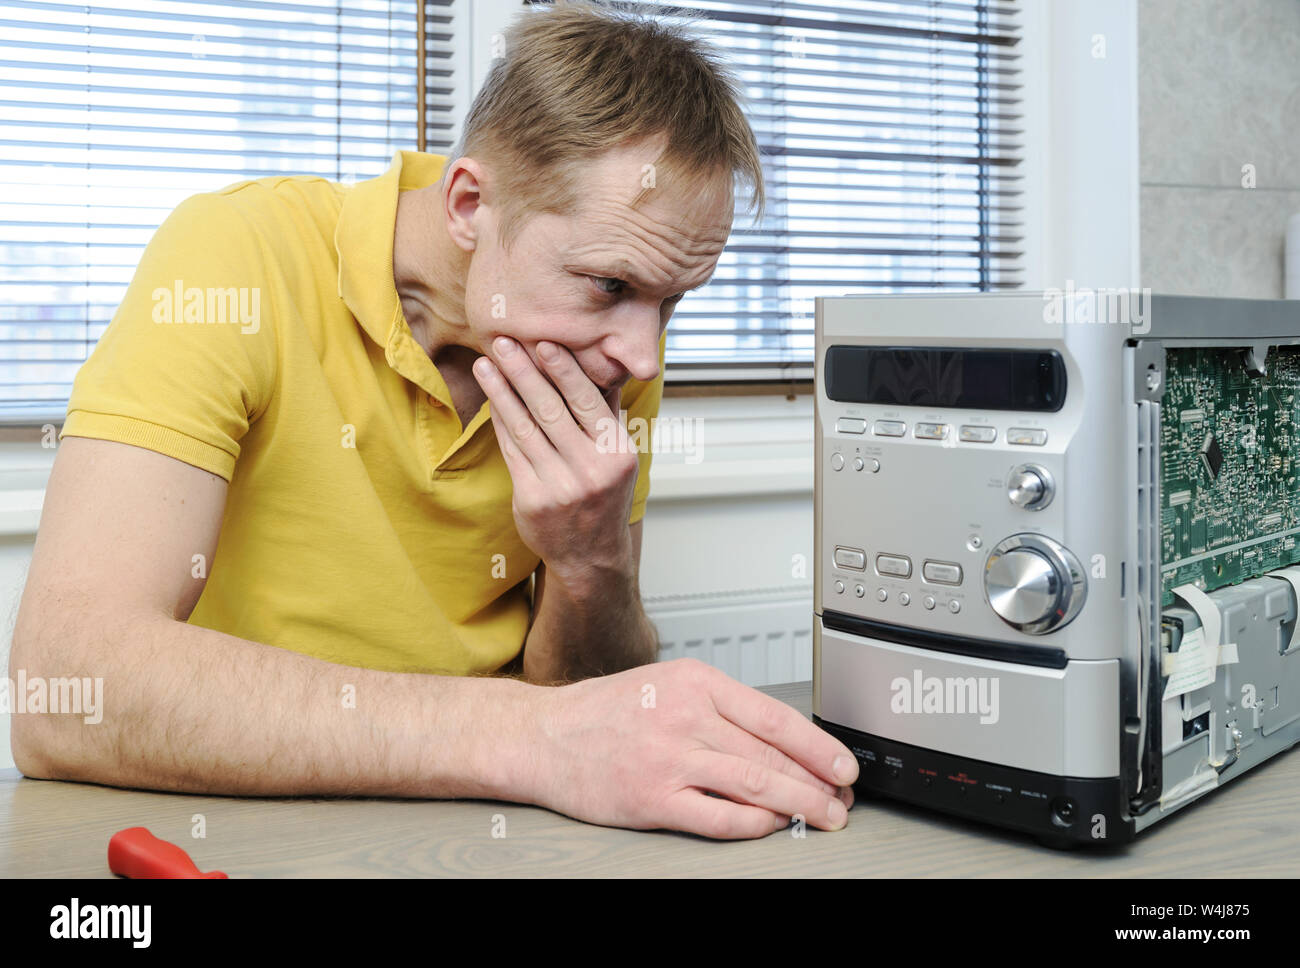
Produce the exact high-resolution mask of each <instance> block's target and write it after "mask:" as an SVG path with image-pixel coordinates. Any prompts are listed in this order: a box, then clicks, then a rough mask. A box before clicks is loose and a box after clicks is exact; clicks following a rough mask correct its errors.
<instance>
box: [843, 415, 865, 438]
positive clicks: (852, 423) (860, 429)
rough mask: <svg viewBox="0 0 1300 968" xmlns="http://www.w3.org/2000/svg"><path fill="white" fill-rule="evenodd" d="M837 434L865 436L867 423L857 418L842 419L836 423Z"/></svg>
mask: <svg viewBox="0 0 1300 968" xmlns="http://www.w3.org/2000/svg"><path fill="white" fill-rule="evenodd" d="M835 432H836V433H840V434H865V433H866V432H867V422H866V421H865V420H860V419H859V418H857V417H840V419H839V420H837V421H835Z"/></svg>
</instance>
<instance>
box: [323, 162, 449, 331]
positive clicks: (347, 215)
mask: <svg viewBox="0 0 1300 968" xmlns="http://www.w3.org/2000/svg"><path fill="white" fill-rule="evenodd" d="M446 163H447V159H446V157H445V156H443V155H431V154H425V153H423V152H419V151H399V152H397V154H396V155H394V156H393V163H392V165H391V166H389V169H388V170H387V171H386V172H384V173H383V174H382V175H380V176H379V177H378V178H371V179H369V180H368V181H363V182H358V183H357V184H356V185H353V186H352V188H351V189H349V190H348V193H347V195H346V196H345V197H344V199H343V208H342V210H341V211H340V212H339V220H338V225H337V226H336V227H335V229H334V248H335V250H336V251H337V252H338V259H339V285H338V289H339V298H340V299H342V300H343V302H344V303H345V304H346V305H347V307H348V309H349V310H350V311H351V312H352V315H353V316H355V317H356V318H357V322H359V323H360V324H361V327H362V328H363V329H364V330H365V331H366V332H367V333H368V334H369V335H370V338H371V339H373V340H374V341H375V342H376V343H377V344H378V345H380V346H382V347H384V348H385V349H388V348H389V345H390V344H391V343H392V342H393V341H394V340H395V339H396V338H397V336H398V335H399V334H400V333H401V332H402V331H403V330H406V329H407V327H406V326H405V325H404V320H403V317H402V306H401V300H400V299H399V298H398V296H397V287H396V285H395V283H394V282H393V231H394V228H395V227H396V225H397V196H398V193H399V192H403V191H406V190H408V189H412V188H424V187H425V186H427V185H432V184H433V183H434V182H436V181H437V180H438V179H439V178H440V177H442V170H443V167H444V166H445V165H446Z"/></svg>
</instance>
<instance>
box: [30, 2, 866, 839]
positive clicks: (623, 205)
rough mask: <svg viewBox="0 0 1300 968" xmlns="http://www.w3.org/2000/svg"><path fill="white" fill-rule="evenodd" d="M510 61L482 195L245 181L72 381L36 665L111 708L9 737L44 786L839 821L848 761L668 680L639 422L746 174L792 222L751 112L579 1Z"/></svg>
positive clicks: (174, 222) (183, 242) (521, 38)
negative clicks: (666, 343) (631, 434)
mask: <svg viewBox="0 0 1300 968" xmlns="http://www.w3.org/2000/svg"><path fill="white" fill-rule="evenodd" d="M506 48H507V56H506V57H505V58H504V59H503V60H502V61H500V62H499V63H498V64H497V65H496V66H495V67H494V69H493V71H492V73H491V75H490V77H489V79H488V81H487V83H486V85H485V87H484V89H483V91H482V92H481V93H480V94H479V96H478V97H477V99H476V101H475V104H474V107H473V109H472V111H471V113H470V117H469V118H468V119H467V122H466V128H465V134H464V139H463V143H462V145H461V150H459V151H457V152H456V154H455V156H454V158H455V160H454V161H451V162H450V163H446V161H447V160H446V159H442V158H437V157H434V156H428V155H420V154H416V153H409V152H403V153H401V154H400V155H399V156H398V157H397V159H396V160H395V161H394V164H393V167H392V168H391V169H390V170H389V172H388V173H387V174H385V175H383V176H381V177H379V178H376V179H373V180H371V181H368V182H364V183H362V184H359V185H357V186H355V187H353V188H351V189H345V188H344V187H343V186H339V185H335V184H332V183H330V182H327V181H324V180H322V179H312V178H270V179H261V180H258V181H252V182H245V183H241V184H239V185H235V186H232V187H230V188H228V189H225V190H223V191H220V192H215V193H211V194H207V195H200V196H196V197H194V198H192V199H189V200H187V201H186V202H185V203H183V204H182V205H181V206H180V207H179V208H178V209H177V210H176V212H174V213H173V214H172V215H171V216H170V217H169V218H168V220H167V221H166V222H165V223H164V224H163V226H162V227H161V228H160V229H159V230H158V233H157V235H156V236H155V238H154V239H153V241H152V242H151V243H150V245H149V247H148V249H147V251H146V253H145V255H144V258H143V259H142V261H141V263H140V266H139V268H138V269H137V272H136V275H135V277H134V280H133V281H132V283H131V286H130V288H129V290H128V293H127V295H126V298H125V299H124V300H123V303H122V306H121V307H120V309H119V311H118V313H117V315H116V316H115V317H114V321H113V323H112V325H111V326H110V327H109V329H108V331H107V332H106V333H105V335H104V337H103V339H102V340H101V342H100V344H99V346H98V347H97V348H96V350H95V352H94V354H93V355H92V357H91V359H90V360H89V361H88V362H87V363H86V365H85V366H84V367H83V368H82V370H81V371H80V372H79V374H78V376H77V381H76V385H75V387H74V390H73V394H72V399H71V401H70V403H69V409H68V417H67V421H66V423H65V425H64V428H63V434H62V438H63V439H62V443H61V445H60V449H59V454H58V457H57V460H56V462H55V467H54V470H53V473H52V475H51V478H50V483H49V487H48V490H47V494H46V503H45V510H44V517H43V520H42V524H41V529H40V534H39V537H38V540H37V545H36V550H35V553H34V557H33V561H32V567H31V570H30V574H29V578H28V583H27V587H26V589H25V592H24V597H23V602H22V606H21V609H20V613H19V616H18V621H17V627H16V630H15V636H14V646H13V652H12V657H11V668H12V669H13V670H17V669H24V670H25V671H26V673H27V675H28V677H31V676H33V675H42V674H49V675H88V676H102V677H103V678H104V680H105V686H104V688H105V705H106V708H107V711H106V714H105V716H104V718H103V722H102V723H101V724H100V725H98V726H96V727H93V728H92V727H89V726H86V725H84V724H83V723H81V721H80V719H77V718H75V717H71V716H24V717H16V718H15V720H14V723H13V727H12V735H13V749H14V758H15V761H16V762H17V763H18V765H19V767H20V768H21V769H22V770H23V772H24V773H26V774H27V775H28V776H34V777H55V778H65V779H76V780H85V781H92V782H99V783H108V784H114V785H122V786H137V787H149V788H155V789H165V790H188V791H198V792H221V793H230V794H249V795H265V794H289V795H292V794H371V795H387V796H407V797H489V798H495V799H504V800H515V801H521V802H526V803H535V804H540V805H543V806H547V807H550V808H553V809H556V810H559V811H561V812H564V813H566V814H569V815H570V816H573V817H577V818H579V819H583V820H587V821H591V822H594V823H601V824H609V825H619V826H627V827H636V828H655V827H667V828H672V829H678V830H686V831H691V832H695V833H699V834H703V835H706V836H711V837H719V838H740V837H756V836H762V835H764V834H767V833H770V832H772V831H773V830H774V829H779V828H780V827H781V826H783V825H784V824H786V823H787V822H788V821H789V818H790V817H792V816H794V815H796V814H797V815H802V816H803V817H805V818H806V819H807V821H808V822H809V823H811V824H813V825H816V826H819V827H823V828H826V829H835V828H838V827H841V826H843V824H844V823H845V822H846V820H847V809H846V808H847V807H848V806H850V805H851V804H852V793H851V791H850V790H848V789H847V786H846V785H847V784H850V783H852V782H853V780H855V779H856V776H857V766H856V762H855V760H854V758H853V757H852V755H851V754H850V752H849V751H848V750H847V749H846V748H845V747H844V746H843V745H841V744H840V743H839V742H837V741H835V740H834V739H832V738H830V737H829V736H827V735H826V734H824V733H823V732H821V731H820V730H818V729H816V728H815V727H813V726H812V725H811V724H810V723H808V722H807V721H806V720H804V719H803V718H802V717H800V716H799V715H798V714H796V713H795V712H794V711H793V710H791V709H790V708H789V707H787V706H784V705H783V704H781V703H779V702H777V701H775V700H772V699H770V698H768V697H766V696H764V695H762V694H761V693H758V692H757V691H755V690H752V689H749V688H746V687H744V686H741V685H740V684H738V683H736V682H734V681H732V680H730V679H728V678H727V677H726V676H724V675H722V674H721V673H719V672H718V671H716V670H714V669H711V668H710V667H708V666H705V665H703V664H701V663H698V662H693V661H679V662H672V663H664V664H656V665H647V663H651V662H653V660H654V659H655V653H656V647H657V645H656V639H655V633H654V629H653V627H652V626H651V624H650V623H649V621H648V620H647V618H646V616H645V614H644V612H643V611H642V609H641V606H640V602H639V594H638V589H637V567H638V561H639V556H640V543H641V537H640V536H641V517H642V515H643V514H644V509H645V500H646V494H647V491H648V487H649V478H648V471H649V455H648V454H640V455H638V454H635V453H631V452H630V450H631V448H630V447H628V446H627V444H628V440H627V435H626V433H625V431H624V430H623V428H622V426H621V425H620V424H619V421H618V414H617V411H618V410H619V409H620V406H619V405H620V402H621V403H622V404H623V405H624V406H626V408H627V410H628V412H629V414H632V415H636V416H643V417H649V416H653V415H654V414H655V412H656V411H657V407H658V402H659V397H660V394H661V390H662V354H663V332H664V328H665V326H666V325H667V321H668V317H669V315H670V314H671V312H672V309H673V307H674V305H675V304H676V302H677V300H678V299H679V298H680V297H681V296H682V294H684V293H685V291H687V290H689V289H691V288H695V287H698V286H700V285H702V284H703V283H705V282H706V281H707V280H708V278H709V277H710V275H711V274H712V272H713V269H714V267H715V265H716V263H717V260H718V257H719V255H720V253H721V251H722V249H723V246H724V243H725V241H726V239H727V237H728V234H729V232H730V227H731V220H732V211H733V205H734V203H733V196H732V181H733V176H734V175H736V174H737V173H738V174H740V175H742V176H745V177H747V178H748V179H749V180H751V181H752V183H753V184H754V187H755V192H756V197H757V200H758V203H759V204H760V206H761V171H760V168H759V163H758V152H757V148H756V146H755V143H754V139H753V134H752V132H751V131H750V129H749V127H748V125H747V124H746V123H745V120H744V117H743V115H742V114H741V112H740V110H739V108H738V107H737V105H736V100H735V95H734V89H733V87H732V83H731V82H730V80H729V79H728V78H727V77H726V75H725V74H724V73H723V72H721V71H720V70H719V69H718V68H717V67H716V65H715V63H714V62H713V61H712V60H711V59H710V57H709V56H708V54H707V51H706V50H705V49H704V48H702V47H701V46H700V45H699V43H698V41H695V40H693V39H691V38H690V37H689V36H687V35H685V34H682V33H680V32H679V31H677V30H673V29H669V28H667V27H665V26H664V25H662V24H656V23H655V22H653V21H648V20H643V19H637V18H627V17H625V16H617V15H613V14H609V13H604V12H601V11H600V10H599V9H594V8H591V7H589V6H586V5H584V4H567V5H563V6H561V7H559V8H557V9H555V10H553V11H549V12H546V13H537V14H533V15H529V16H527V17H525V18H523V20H522V21H521V22H520V23H518V24H517V25H516V26H515V27H514V29H513V30H512V32H511V33H510V34H509V35H507V37H506ZM489 424H490V428H489V426H488V425H489ZM534 579H535V580H534ZM530 584H531V585H532V586H533V589H532V596H531V601H530V596H529V590H530ZM708 794H714V795H712V796H710V795H708Z"/></svg>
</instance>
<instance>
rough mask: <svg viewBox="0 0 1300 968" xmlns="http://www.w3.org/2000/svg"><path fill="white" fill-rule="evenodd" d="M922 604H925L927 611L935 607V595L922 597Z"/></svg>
mask: <svg viewBox="0 0 1300 968" xmlns="http://www.w3.org/2000/svg"><path fill="white" fill-rule="evenodd" d="M921 604H922V605H924V606H925V608H926V611H929V610H930V609H932V608H934V596H933V595H926V596H925V598H923V599H921Z"/></svg>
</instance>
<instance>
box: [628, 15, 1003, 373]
mask: <svg viewBox="0 0 1300 968" xmlns="http://www.w3.org/2000/svg"><path fill="white" fill-rule="evenodd" d="M1017 3H1018V0H998V2H989V0H889V2H885V0H842V2H837V3H833V4H832V3H820V4H819V3H801V2H793V0H791V2H784V0H770V2H707V0H699V2H694V3H684V4H668V3H662V2H655V0H651V2H649V3H639V4H635V5H633V4H620V5H619V6H625V7H633V6H634V7H635V8H637V9H641V10H651V11H655V10H658V12H659V14H660V15H661V16H664V17H667V18H669V19H673V20H679V21H685V22H690V23H693V24H694V25H695V27H696V29H697V30H698V31H699V32H700V33H702V34H703V35H704V36H705V37H707V38H709V39H711V40H713V41H714V42H715V43H716V44H717V45H718V46H719V47H720V48H721V49H722V51H723V52H724V55H725V58H726V60H727V61H728V62H729V63H730V64H731V65H732V67H733V68H734V69H735V70H736V72H737V74H738V77H739V79H740V81H741V83H742V86H743V89H744V92H745V94H746V96H747V97H748V100H749V105H748V107H749V112H750V120H751V124H752V125H753V128H754V131H755V134H756V136H757V138H758V141H759V145H760V148H761V150H762V155H763V163H764V173H765V176H766V178H767V189H768V204H767V211H766V213H765V215H764V218H763V220H762V222H761V223H760V224H759V225H758V226H753V225H752V219H751V217H750V216H749V215H748V214H747V213H745V212H744V210H743V202H744V199H743V197H739V198H738V199H737V202H738V205H737V212H736V220H735V223H734V225H733V233H732V237H731V241H730V242H729V244H728V247H727V250H726V252H725V253H724V255H723V257H722V259H721V261H720V262H719V264H718V268H717V272H716V273H715V275H714V279H713V281H712V282H711V283H710V284H709V285H708V286H707V287H705V288H704V289H701V290H699V291H697V292H695V293H691V294H689V295H687V296H686V297H685V298H684V299H683V300H682V302H681V303H680V304H679V305H678V308H677V311H676V313H675V314H674V316H673V319H672V321H671V323H670V324H669V338H668V350H667V359H668V361H669V363H670V368H669V370H668V373H667V376H668V379H670V380H673V379H687V380H689V379H703V378H707V379H728V378H732V379H735V378H741V379H744V378H751V379H752V378H771V377H773V376H776V377H808V376H811V372H812V365H811V361H812V356H813V309H814V306H813V300H814V298H815V297H817V296H820V295H839V294H844V293H849V292H854V293H883V292H908V291H918V290H927V289H931V290H932V289H944V290H993V289H1003V288H1011V287H1015V286H1018V285H1020V279H1021V272H1022V252H1021V250H1020V244H1021V220H1022V212H1021V175H1020V174H1019V173H1018V165H1019V163H1020V161H1021V144H1020V140H1019V139H1020V136H1021V130H1020V127H1019V124H1020V120H1021V117H1020V113H1019V105H1020V97H1019V87H1020V81H1019V64H1018V57H1019V55H1018V46H1017V45H1018V43H1019V39H1020V38H1019V26H1018V18H1019V10H1018V5H1017Z"/></svg>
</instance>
